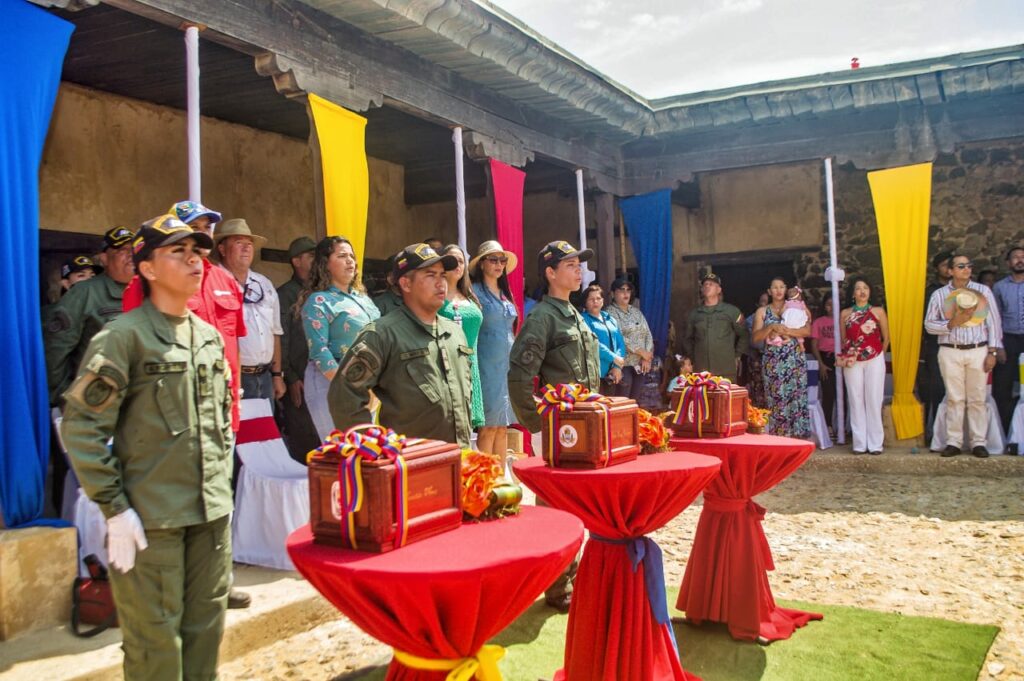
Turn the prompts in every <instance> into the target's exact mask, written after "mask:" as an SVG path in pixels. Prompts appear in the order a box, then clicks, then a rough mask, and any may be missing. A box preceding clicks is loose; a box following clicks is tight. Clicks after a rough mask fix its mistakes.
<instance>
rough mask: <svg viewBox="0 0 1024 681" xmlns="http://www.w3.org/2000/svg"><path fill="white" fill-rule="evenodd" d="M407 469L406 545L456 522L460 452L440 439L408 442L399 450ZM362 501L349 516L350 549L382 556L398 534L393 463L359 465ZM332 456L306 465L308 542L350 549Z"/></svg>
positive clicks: (459, 500)
mask: <svg viewBox="0 0 1024 681" xmlns="http://www.w3.org/2000/svg"><path fill="white" fill-rule="evenodd" d="M402 457H403V458H404V459H405V462H406V468H407V471H408V476H409V479H408V489H409V499H408V504H409V526H408V533H407V539H406V543H407V544H408V543H411V542H414V541H418V540H420V539H425V538H427V537H432V536H433V535H435V534H440V533H442V532H447V531H448V530H454V529H456V528H458V527H459V525H461V524H462V488H461V481H462V450H460V449H459V447H458V445H454V444H450V443H447V442H441V441H440V440H412V441H411V442H410V444H409V445H407V446H406V448H405V449H404V450H403V452H402ZM362 474H363V486H364V490H365V495H366V496H365V497H364V499H363V507H362V508H361V509H360V510H359V511H357V512H356V514H355V537H356V546H357V548H358V549H359V550H361V551H370V552H373V553H385V552H387V551H391V550H393V549H394V548H395V534H396V532H397V531H398V524H397V522H396V510H397V509H396V504H395V464H393V463H392V462H390V461H388V460H387V459H379V460H377V461H364V462H363V463H362ZM339 484H340V483H339V481H338V456H337V454H328V455H327V456H326V457H320V456H317V457H314V458H313V459H312V460H311V461H310V462H309V506H310V514H309V520H310V527H311V528H312V530H313V541H314V543H317V544H329V545H332V546H343V547H345V548H350V547H351V544H349V543H348V541H347V540H346V539H343V538H342V534H341V502H340V497H339Z"/></svg>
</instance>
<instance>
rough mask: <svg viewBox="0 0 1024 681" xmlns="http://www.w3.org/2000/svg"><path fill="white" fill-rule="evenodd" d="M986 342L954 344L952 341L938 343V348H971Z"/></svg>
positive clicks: (978, 346) (985, 344)
mask: <svg viewBox="0 0 1024 681" xmlns="http://www.w3.org/2000/svg"><path fill="white" fill-rule="evenodd" d="M987 345H988V343H969V344H967V345H955V344H953V343H939V347H940V348H953V349H954V350H973V349H974V348H983V347H985V346H987Z"/></svg>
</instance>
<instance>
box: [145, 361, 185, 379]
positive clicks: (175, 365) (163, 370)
mask: <svg viewBox="0 0 1024 681" xmlns="http://www.w3.org/2000/svg"><path fill="white" fill-rule="evenodd" d="M186 369H188V363H187V362H147V363H146V365H145V366H144V367H143V371H145V372H146V373H147V374H149V375H150V376H153V375H156V374H180V373H183V372H184V371H185V370H186Z"/></svg>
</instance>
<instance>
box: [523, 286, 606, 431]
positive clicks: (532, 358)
mask: <svg viewBox="0 0 1024 681" xmlns="http://www.w3.org/2000/svg"><path fill="white" fill-rule="evenodd" d="M534 376H536V377H538V379H539V387H540V388H541V389H543V388H544V386H545V385H547V384H548V383H550V384H552V385H556V384H558V383H580V384H582V385H584V386H585V387H587V388H589V389H590V390H595V391H596V390H597V389H598V387H599V385H600V382H601V363H600V356H599V352H598V345H597V337H596V336H595V335H594V333H593V332H592V331H591V330H590V329H589V328H588V327H587V324H586V322H584V321H583V317H582V316H580V313H579V312H577V311H576V308H574V307H573V306H572V305H571V304H570V303H569V301H566V300H559V299H558V298H552V297H551V296H544V298H543V299H542V300H541V301H540V302H539V303H537V305H536V306H535V307H534V308H533V310H531V311H530V314H529V315H528V316H527V317H526V322H524V323H523V328H522V329H520V330H519V335H518V336H516V341H515V343H513V345H512V353H511V355H510V356H509V369H508V395H509V398H510V400H511V402H512V408H513V409H514V410H515V412H516V417H517V418H518V419H519V423H521V424H523V425H524V426H525V427H526V428H528V429H529V430H530V431H531V432H537V431H539V430H540V416H539V415H538V414H537V403H536V402H535V401H534V399H533V378H534Z"/></svg>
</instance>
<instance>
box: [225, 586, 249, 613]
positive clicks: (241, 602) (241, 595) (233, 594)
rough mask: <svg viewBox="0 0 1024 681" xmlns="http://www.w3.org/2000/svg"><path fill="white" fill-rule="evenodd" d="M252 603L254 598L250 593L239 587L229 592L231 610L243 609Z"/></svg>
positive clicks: (229, 607)
mask: <svg viewBox="0 0 1024 681" xmlns="http://www.w3.org/2000/svg"><path fill="white" fill-rule="evenodd" d="M251 604H252V599H251V598H249V594H247V593H245V592H244V591H239V590H238V589H232V590H231V591H229V592H228V609H229V610H241V609H242V608H248V607H249V606H250V605H251Z"/></svg>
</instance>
